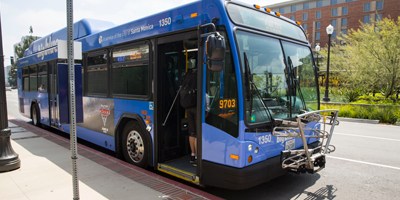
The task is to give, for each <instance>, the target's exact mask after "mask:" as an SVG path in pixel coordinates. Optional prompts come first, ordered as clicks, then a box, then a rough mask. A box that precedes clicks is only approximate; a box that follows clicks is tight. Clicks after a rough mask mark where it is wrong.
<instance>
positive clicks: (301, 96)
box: [288, 56, 307, 110]
mask: <svg viewBox="0 0 400 200" xmlns="http://www.w3.org/2000/svg"><path fill="white" fill-rule="evenodd" d="M288 65H289V75H290V78H291V81H290V82H291V84H292V85H293V86H294V88H295V90H296V89H297V92H298V93H299V96H300V99H301V102H302V104H303V109H304V110H307V106H306V104H305V100H304V97H303V93H302V92H301V89H300V84H299V81H298V80H297V79H296V77H295V74H294V67H293V62H292V59H291V58H290V56H288ZM294 95H295V96H294V97H296V93H294ZM290 98H292V97H290ZM293 101H294V103H293V107H295V106H296V99H293Z"/></svg>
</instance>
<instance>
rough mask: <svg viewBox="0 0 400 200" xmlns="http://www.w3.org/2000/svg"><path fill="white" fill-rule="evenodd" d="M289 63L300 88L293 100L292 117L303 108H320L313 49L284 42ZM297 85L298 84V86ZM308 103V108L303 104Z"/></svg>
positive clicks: (311, 109) (309, 109)
mask: <svg viewBox="0 0 400 200" xmlns="http://www.w3.org/2000/svg"><path fill="white" fill-rule="evenodd" d="M282 44H283V49H284V52H285V56H286V59H285V60H286V63H287V65H288V66H289V67H290V68H292V69H293V75H294V76H295V77H294V78H295V79H296V80H297V82H298V84H299V85H298V86H299V87H300V88H301V89H300V90H299V89H298V88H296V92H295V93H294V94H295V98H293V99H294V100H292V117H295V116H296V115H298V114H301V113H302V110H307V111H313V110H317V109H318V92H317V89H316V88H317V83H316V81H315V74H314V65H313V61H312V54H311V50H310V49H309V48H308V47H306V46H302V45H298V44H293V43H289V42H282ZM296 87H297V86H296ZM302 101H304V103H305V104H306V108H304V105H303V104H302Z"/></svg>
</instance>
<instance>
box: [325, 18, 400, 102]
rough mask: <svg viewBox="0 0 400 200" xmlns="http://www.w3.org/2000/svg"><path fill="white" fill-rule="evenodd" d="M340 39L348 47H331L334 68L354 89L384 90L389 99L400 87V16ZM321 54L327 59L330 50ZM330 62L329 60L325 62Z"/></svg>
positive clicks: (355, 31) (364, 26)
mask: <svg viewBox="0 0 400 200" xmlns="http://www.w3.org/2000/svg"><path fill="white" fill-rule="evenodd" d="M339 40H342V41H345V43H346V45H343V46H339V45H337V46H334V47H333V48H331V54H330V55H331V58H330V59H331V60H330V62H331V66H330V67H331V69H332V70H336V71H339V74H340V77H341V78H342V79H341V80H344V81H345V84H346V85H347V86H348V87H351V88H360V86H361V88H363V89H364V90H369V91H372V90H377V89H381V90H382V92H383V93H384V94H385V97H386V98H387V97H389V96H390V95H392V94H394V93H395V92H396V89H397V88H396V87H398V86H399V84H400V17H399V18H398V20H397V21H395V20H392V19H391V18H390V17H389V18H385V19H383V20H381V21H375V22H373V23H368V24H363V23H361V26H360V28H359V29H358V30H350V31H349V32H348V34H347V35H344V36H343V37H342V38H340V37H339ZM321 53H322V54H323V55H324V56H325V58H326V57H327V56H326V55H327V48H324V50H323V51H321ZM325 62H326V61H325Z"/></svg>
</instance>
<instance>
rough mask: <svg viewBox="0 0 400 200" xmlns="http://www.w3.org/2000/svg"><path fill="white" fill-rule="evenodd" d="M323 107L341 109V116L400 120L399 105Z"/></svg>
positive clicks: (384, 120) (323, 107) (387, 121)
mask: <svg viewBox="0 0 400 200" xmlns="http://www.w3.org/2000/svg"><path fill="white" fill-rule="evenodd" d="M321 109H339V117H349V118H360V119H373V120H379V122H383V123H391V124H395V123H396V122H397V121H400V108H399V107H397V106H387V107H378V106H357V105H351V104H349V105H326V106H325V105H322V106H321Z"/></svg>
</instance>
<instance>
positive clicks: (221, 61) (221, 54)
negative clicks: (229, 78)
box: [206, 33, 226, 72]
mask: <svg viewBox="0 0 400 200" xmlns="http://www.w3.org/2000/svg"><path fill="white" fill-rule="evenodd" d="M225 51H226V47H225V39H224V37H223V36H222V35H220V34H218V33H217V34H212V35H209V36H208V37H207V41H206V54H207V67H208V69H210V70H211V71H214V72H220V71H222V69H224V65H225Z"/></svg>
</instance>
